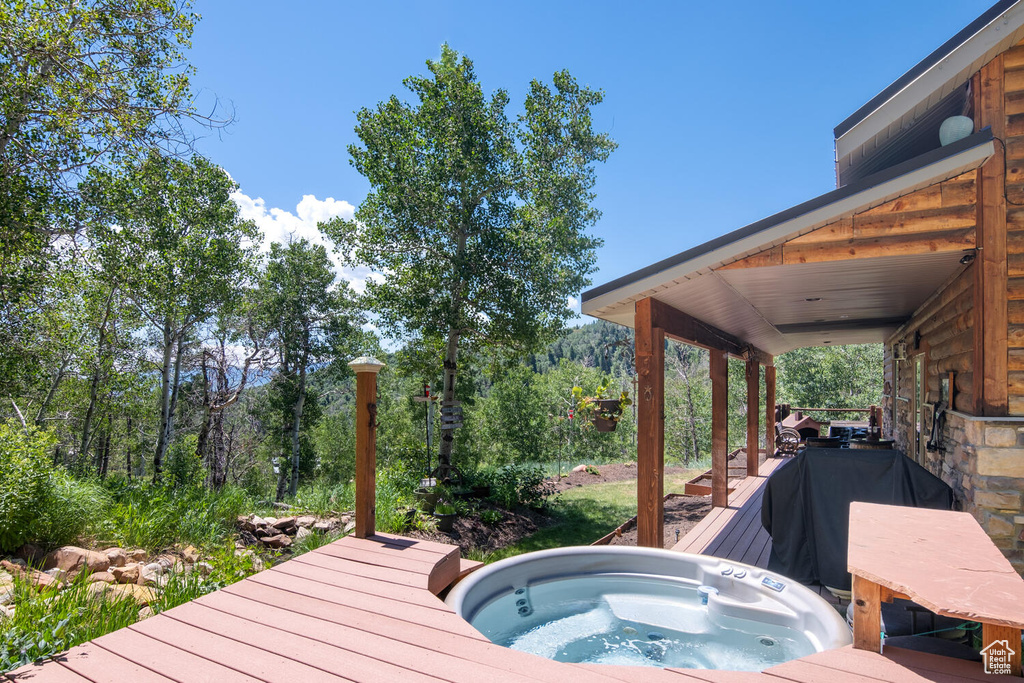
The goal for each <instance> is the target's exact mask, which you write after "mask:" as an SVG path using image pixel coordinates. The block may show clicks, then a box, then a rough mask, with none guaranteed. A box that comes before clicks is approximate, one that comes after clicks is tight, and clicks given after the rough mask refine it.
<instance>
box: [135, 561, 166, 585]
mask: <svg viewBox="0 0 1024 683" xmlns="http://www.w3.org/2000/svg"><path fill="white" fill-rule="evenodd" d="M163 578H164V568H163V567H162V566H160V565H159V564H157V563H156V562H153V563H151V564H147V565H142V569H141V570H140V574H139V580H138V582H137V585H140V586H159V585H161V584H162V583H163Z"/></svg>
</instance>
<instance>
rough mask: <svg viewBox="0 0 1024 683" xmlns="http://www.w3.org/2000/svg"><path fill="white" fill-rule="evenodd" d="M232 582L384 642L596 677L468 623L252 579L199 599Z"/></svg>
mask: <svg viewBox="0 0 1024 683" xmlns="http://www.w3.org/2000/svg"><path fill="white" fill-rule="evenodd" d="M236 587H238V588H240V589H241V590H240V591H233V590H232V591H231V592H232V593H235V594H237V595H241V596H243V597H246V598H248V599H251V600H253V601H255V602H256V603H258V604H261V605H279V607H278V609H282V610H287V611H292V612H297V613H298V614H304V615H308V616H312V617H316V618H317V619H322V620H324V621H328V622H333V623H336V624H341V625H343V626H346V627H350V628H354V629H358V630H360V631H364V632H366V634H367V635H366V636H365V637H366V638H368V639H369V638H373V637H378V638H386V639H388V642H390V641H392V640H399V641H402V642H404V643H408V644H410V645H415V646H417V647H420V648H423V649H427V650H433V651H435V652H440V653H443V654H448V653H450V654H452V655H455V656H457V657H459V658H460V659H464V660H467V661H471V662H477V663H480V664H485V665H487V666H490V667H493V668H496V669H500V670H503V671H509V672H517V673H521V674H523V675H528V676H529V677H531V678H532V679H534V680H538V681H549V682H550V683H567V682H568V681H572V680H598V679H597V678H596V676H591V677H590V678H584V679H581V678H579V677H578V675H576V673H575V671H574V669H573V668H572V667H570V665H567V664H559V663H557V662H550V661H548V660H546V659H541V658H539V657H535V656H533V655H529V654H526V653H524V652H517V651H515V650H508V649H506V648H503V647H500V646H497V645H494V644H493V643H491V642H490V641H489V640H487V639H486V638H484V637H483V636H482V635H480V633H479V632H478V631H476V630H475V629H473V628H472V627H469V631H470V633H468V634H462V633H452V632H449V631H446V630H439V629H437V628H436V627H432V626H430V625H421V624H413V623H409V622H404V621H401V620H399V619H396V618H394V617H387V616H383V615H380V614H374V613H371V612H364V611H361V610H356V609H352V608H348V607H344V606H341V605H333V604H331V603H328V602H324V601H322V600H318V599H315V598H312V597H310V596H293V599H289V600H279V599H278V596H280V595H281V592H280V591H275V589H273V588H270V587H267V586H257V585H253V584H248V585H244V586H243V585H242V584H235V585H234V586H229V587H228V588H227V589H224V590H222V591H220V592H218V593H215V594H212V595H209V596H205V597H203V598H200V600H201V601H207V600H213V599H214V598H215V596H220V595H221V594H224V593H226V592H227V591H229V590H231V589H234V588H236ZM463 623H465V622H463ZM467 626H468V624H467Z"/></svg>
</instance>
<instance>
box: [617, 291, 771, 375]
mask: <svg viewBox="0 0 1024 683" xmlns="http://www.w3.org/2000/svg"><path fill="white" fill-rule="evenodd" d="M650 301H651V304H650V306H651V325H652V326H653V327H659V328H661V329H662V330H664V331H665V334H666V335H668V336H669V337H672V338H673V339H678V340H679V341H682V342H686V343H687V344H693V345H694V346H700V347H703V348H705V349H718V350H720V351H725V352H726V353H728V354H729V355H730V356H735V357H737V358H744V359H746V358H754V359H756V360H757V361H758V362H759V363H761V364H762V365H767V364H768V363H770V362H771V358H772V357H771V355H770V354H768V353H765V352H764V351H762V350H761V349H759V348H757V347H756V346H753V345H751V344H747V343H746V342H744V341H742V340H740V339H739V338H738V337H735V336H733V335H731V334H729V333H728V332H725V331H724V330H720V329H718V328H717V327H715V326H714V325H709V324H708V323H706V322H704V321H702V320H698V319H697V318H694V317H693V316H692V315H688V314H686V313H683V312H682V311H680V310H677V309H675V308H673V307H672V306H669V305H668V304H666V303H664V302H662V301H658V300H657V299H650ZM639 304H640V302H637V306H639ZM637 310H638V311H639V308H638V309H637Z"/></svg>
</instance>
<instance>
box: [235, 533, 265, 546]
mask: <svg viewBox="0 0 1024 683" xmlns="http://www.w3.org/2000/svg"><path fill="white" fill-rule="evenodd" d="M238 538H239V540H240V541H241V544H242V547H243V548H244V547H245V546H247V545H256V544H257V543H259V542H260V541H259V539H258V538H256V536H254V535H253V534H250V533H249V532H248V531H241V532H239V534H238ZM235 547H236V548H238V543H236V544H235Z"/></svg>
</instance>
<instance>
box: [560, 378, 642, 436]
mask: <svg viewBox="0 0 1024 683" xmlns="http://www.w3.org/2000/svg"><path fill="white" fill-rule="evenodd" d="M572 395H573V398H574V399H575V400H576V401H577V404H578V405H579V411H580V415H581V416H584V415H585V416H586V417H589V418H590V422H591V424H593V425H594V428H595V429H597V431H599V432H614V431H615V428H616V427H617V426H618V425H619V419H621V418H622V413H623V411H624V410H625V409H626V408H627V407H628V406H630V405H632V404H633V401H631V400H630V398H629V394H628V393H627V392H626V391H625V390H623V391H622V393H621V394H620V395H619V397H618V398H613V397H610V396H609V395H608V382H607V380H606V381H605V382H604V383H603V384H601V386H599V387H598V388H597V391H596V392H594V395H593V396H583V390H582V389H581V388H579V387H573V389H572Z"/></svg>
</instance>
